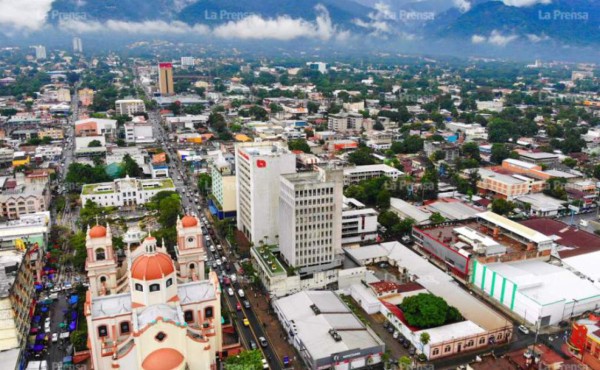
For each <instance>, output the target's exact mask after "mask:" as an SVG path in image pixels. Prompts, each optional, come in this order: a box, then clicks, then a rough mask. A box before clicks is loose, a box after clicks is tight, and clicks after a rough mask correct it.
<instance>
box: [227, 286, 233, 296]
mask: <svg viewBox="0 0 600 370" xmlns="http://www.w3.org/2000/svg"><path fill="white" fill-rule="evenodd" d="M227 295H228V296H230V297H233V289H231V288H227Z"/></svg>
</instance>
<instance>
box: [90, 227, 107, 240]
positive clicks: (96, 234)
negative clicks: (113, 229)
mask: <svg viewBox="0 0 600 370" xmlns="http://www.w3.org/2000/svg"><path fill="white" fill-rule="evenodd" d="M105 236H106V227H104V226H102V225H96V226H94V227H92V228H91V229H90V238H104V237H105Z"/></svg>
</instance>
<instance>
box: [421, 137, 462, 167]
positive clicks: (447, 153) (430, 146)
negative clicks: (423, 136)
mask: <svg viewBox="0 0 600 370" xmlns="http://www.w3.org/2000/svg"><path fill="white" fill-rule="evenodd" d="M423 151H424V152H425V155H426V156H427V157H431V156H432V155H433V154H434V153H436V152H442V153H443V154H444V157H443V158H442V159H443V160H445V161H446V162H450V163H453V162H454V161H455V160H456V159H457V158H458V157H460V148H459V147H458V145H455V144H450V143H441V142H439V141H429V140H426V141H425V144H424V145H423Z"/></svg>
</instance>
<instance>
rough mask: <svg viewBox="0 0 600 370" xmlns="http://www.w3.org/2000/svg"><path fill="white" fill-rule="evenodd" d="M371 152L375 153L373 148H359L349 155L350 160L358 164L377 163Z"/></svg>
mask: <svg viewBox="0 0 600 370" xmlns="http://www.w3.org/2000/svg"><path fill="white" fill-rule="evenodd" d="M371 153H373V149H371V148H367V147H362V148H358V149H357V150H355V151H353V152H352V153H350V154H349V155H348V162H350V163H354V164H355V165H357V166H363V165H367V164H375V158H374V157H373V156H372V155H371Z"/></svg>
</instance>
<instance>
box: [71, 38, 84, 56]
mask: <svg viewBox="0 0 600 370" xmlns="http://www.w3.org/2000/svg"><path fill="white" fill-rule="evenodd" d="M73 52H74V53H83V44H82V43H81V38H80V37H77V36H75V37H73Z"/></svg>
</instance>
